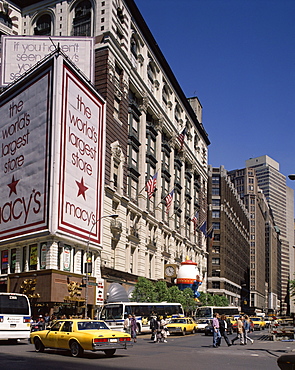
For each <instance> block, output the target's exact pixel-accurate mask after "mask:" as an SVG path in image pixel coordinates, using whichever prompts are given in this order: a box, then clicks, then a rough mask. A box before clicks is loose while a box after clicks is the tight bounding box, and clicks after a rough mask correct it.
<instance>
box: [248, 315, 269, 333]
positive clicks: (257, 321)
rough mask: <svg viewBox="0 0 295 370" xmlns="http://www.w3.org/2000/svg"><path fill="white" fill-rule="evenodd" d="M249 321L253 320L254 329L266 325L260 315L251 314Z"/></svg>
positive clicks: (262, 327)
mask: <svg viewBox="0 0 295 370" xmlns="http://www.w3.org/2000/svg"><path fill="white" fill-rule="evenodd" d="M250 321H252V322H253V325H254V330H262V329H265V327H266V323H265V321H264V319H263V317H261V316H251V317H250Z"/></svg>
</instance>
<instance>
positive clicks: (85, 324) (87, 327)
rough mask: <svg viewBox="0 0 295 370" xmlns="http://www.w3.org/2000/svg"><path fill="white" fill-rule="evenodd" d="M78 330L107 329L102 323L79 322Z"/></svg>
mask: <svg viewBox="0 0 295 370" xmlns="http://www.w3.org/2000/svg"><path fill="white" fill-rule="evenodd" d="M77 324H78V325H77V327H78V330H100V329H109V328H108V327H107V325H106V323H104V322H103V321H79V322H78V323H77Z"/></svg>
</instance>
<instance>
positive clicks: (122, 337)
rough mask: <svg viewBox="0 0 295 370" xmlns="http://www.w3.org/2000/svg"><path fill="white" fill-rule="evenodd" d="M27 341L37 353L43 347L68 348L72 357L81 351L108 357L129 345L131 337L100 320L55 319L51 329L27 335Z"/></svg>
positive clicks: (77, 355) (81, 352) (42, 349)
mask: <svg viewBox="0 0 295 370" xmlns="http://www.w3.org/2000/svg"><path fill="white" fill-rule="evenodd" d="M30 342H31V343H32V344H34V345H35V350H36V352H44V350H45V348H56V349H66V350H70V352H71V355H72V356H73V357H81V356H82V355H83V352H84V350H89V351H103V352H104V353H105V355H106V356H107V357H111V356H113V354H114V353H115V352H116V350H117V349H126V348H127V346H129V345H131V343H130V342H131V336H130V334H127V333H122V332H119V331H115V330H110V329H109V327H108V326H107V324H106V323H105V322H104V321H101V320H89V319H68V320H57V321H56V322H55V323H54V324H53V325H52V326H51V327H50V328H48V329H46V330H41V331H35V332H32V333H31V334H30Z"/></svg>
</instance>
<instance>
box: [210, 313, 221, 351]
mask: <svg viewBox="0 0 295 370" xmlns="http://www.w3.org/2000/svg"><path fill="white" fill-rule="evenodd" d="M218 318H219V314H218V313H217V312H216V313H215V314H214V319H213V321H212V326H213V347H214V348H217V347H219V346H220V341H221V335H220V330H219V320H218Z"/></svg>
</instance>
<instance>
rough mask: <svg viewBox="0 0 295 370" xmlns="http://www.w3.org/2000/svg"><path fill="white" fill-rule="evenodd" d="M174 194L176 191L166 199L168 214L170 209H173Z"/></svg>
mask: <svg viewBox="0 0 295 370" xmlns="http://www.w3.org/2000/svg"><path fill="white" fill-rule="evenodd" d="M173 194H174V189H173V190H172V191H171V192H170V193H169V194H168V195H166V197H165V201H166V213H169V209H170V207H171V203H172V200H173Z"/></svg>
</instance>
